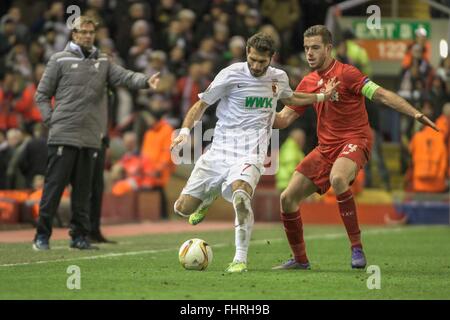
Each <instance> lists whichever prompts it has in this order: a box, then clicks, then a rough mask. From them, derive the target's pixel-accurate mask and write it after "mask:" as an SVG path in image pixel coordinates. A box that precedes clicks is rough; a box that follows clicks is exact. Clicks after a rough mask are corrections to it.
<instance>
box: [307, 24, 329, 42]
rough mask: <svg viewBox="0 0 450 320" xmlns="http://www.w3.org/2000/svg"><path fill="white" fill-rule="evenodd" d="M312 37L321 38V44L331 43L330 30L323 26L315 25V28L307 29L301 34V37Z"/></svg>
mask: <svg viewBox="0 0 450 320" xmlns="http://www.w3.org/2000/svg"><path fill="white" fill-rule="evenodd" d="M314 36H321V37H322V42H323V43H324V44H332V43H333V36H332V35H331V32H330V30H328V29H327V27H325V26H324V25H321V24H317V25H315V26H312V27H309V28H308V29H307V30H306V31H305V33H304V34H303V37H314Z"/></svg>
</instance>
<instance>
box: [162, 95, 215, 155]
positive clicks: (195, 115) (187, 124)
mask: <svg viewBox="0 0 450 320" xmlns="http://www.w3.org/2000/svg"><path fill="white" fill-rule="evenodd" d="M206 108H208V104H207V103H206V102H204V101H203V100H198V101H197V102H196V103H194V105H193V106H192V107H191V108H190V109H189V111H188V113H187V114H186V117H185V118H184V121H183V125H182V126H181V130H180V133H179V134H178V136H177V137H176V138H175V139H173V141H172V144H171V145H170V150H172V149H173V148H175V147H176V146H177V145H180V146H182V145H183V144H185V143H186V142H187V141H188V137H189V132H190V131H191V129H192V128H193V127H194V124H195V122H196V121H199V120H200V119H201V118H202V116H203V113H204V112H205V110H206Z"/></svg>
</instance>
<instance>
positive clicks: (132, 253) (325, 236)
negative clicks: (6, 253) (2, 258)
mask: <svg viewBox="0 0 450 320" xmlns="http://www.w3.org/2000/svg"><path fill="white" fill-rule="evenodd" d="M402 231H404V228H395V229H374V230H367V231H364V232H363V233H362V234H363V236H364V235H369V234H372V235H373V234H382V233H391V232H402ZM343 237H347V234H346V233H345V232H344V233H328V234H317V235H311V236H305V240H332V239H338V238H343ZM268 241H269V242H278V241H286V239H285V238H275V239H264V240H254V241H250V243H251V244H265V243H267V242H268ZM230 245H233V246H234V243H218V244H215V245H213V246H212V247H213V248H217V247H219V248H220V247H227V246H230ZM174 250H178V248H167V249H159V250H141V251H129V252H116V253H106V254H101V255H96V256H86V257H77V258H69V259H55V260H42V261H33V262H20V263H8V264H0V267H16V266H27V265H32V264H45V263H51V262H67V261H77V260H95V259H102V258H115V257H123V256H136V255H141V254H150V253H160V252H167V251H174Z"/></svg>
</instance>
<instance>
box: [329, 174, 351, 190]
mask: <svg viewBox="0 0 450 320" xmlns="http://www.w3.org/2000/svg"><path fill="white" fill-rule="evenodd" d="M330 183H331V186H332V187H333V189H334V192H335V194H340V193H342V192H344V191H345V190H346V189H348V181H347V179H346V178H345V177H344V176H343V175H341V174H334V175H332V176H331V177H330Z"/></svg>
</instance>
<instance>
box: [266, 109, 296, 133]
mask: <svg viewBox="0 0 450 320" xmlns="http://www.w3.org/2000/svg"><path fill="white" fill-rule="evenodd" d="M298 117H299V115H298V113H297V112H295V111H294V110H292V109H291V108H289V107H284V108H283V110H281V111H280V112H277V113H276V114H275V121H274V122H273V126H272V127H273V128H274V129H285V128H287V127H289V126H290V125H291V123H292V122H294V121H295V119H297V118H298Z"/></svg>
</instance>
